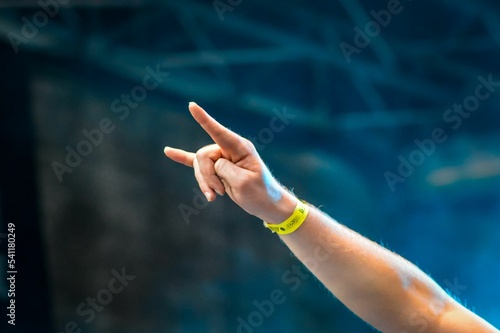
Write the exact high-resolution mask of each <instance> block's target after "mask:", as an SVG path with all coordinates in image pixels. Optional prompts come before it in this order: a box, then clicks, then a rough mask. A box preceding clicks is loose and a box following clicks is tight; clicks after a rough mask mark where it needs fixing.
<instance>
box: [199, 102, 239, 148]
mask: <svg viewBox="0 0 500 333" xmlns="http://www.w3.org/2000/svg"><path fill="white" fill-rule="evenodd" d="M189 111H190V112H191V115H192V116H193V118H194V119H195V120H196V121H197V122H198V124H200V125H201V127H202V128H203V129H204V130H205V132H207V133H208V135H210V137H211V138H212V139H213V140H214V142H215V143H216V144H218V145H219V147H221V149H222V150H225V151H227V152H228V153H230V154H238V147H240V146H241V141H242V138H241V137H240V136H239V135H238V134H236V133H234V132H233V131H231V130H229V129H228V128H226V127H224V126H223V125H221V124H220V123H219V122H218V121H217V120H215V119H214V118H212V117H211V116H210V115H209V114H208V113H207V112H206V111H205V110H203V108H201V107H200V106H199V105H198V104H196V103H195V102H189Z"/></svg>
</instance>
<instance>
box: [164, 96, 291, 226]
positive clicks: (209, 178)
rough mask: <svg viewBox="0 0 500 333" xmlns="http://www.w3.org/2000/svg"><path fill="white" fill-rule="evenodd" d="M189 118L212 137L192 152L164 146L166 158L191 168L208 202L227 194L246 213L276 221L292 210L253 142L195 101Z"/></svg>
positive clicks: (285, 195) (286, 195)
mask: <svg viewBox="0 0 500 333" xmlns="http://www.w3.org/2000/svg"><path fill="white" fill-rule="evenodd" d="M189 111H190V112H191V115H192V116H193V118H194V119H195V120H196V121H197V122H198V123H199V124H200V125H201V127H202V128H203V129H204V130H205V131H206V132H207V133H208V135H210V137H211V138H212V139H213V140H214V144H211V145H208V146H205V147H203V148H201V149H200V150H198V151H197V152H196V153H192V152H187V151H184V150H182V149H176V148H170V147H165V150H164V152H165V155H166V156H168V157H169V158H170V159H172V160H174V161H176V162H178V163H181V164H184V165H186V166H189V167H192V168H193V169H194V175H195V177H196V180H197V181H198V184H199V186H200V189H201V191H202V192H203V193H204V194H205V196H206V198H207V200H208V201H213V200H215V198H216V197H217V195H216V193H217V194H219V195H224V193H227V194H228V195H229V196H230V197H231V199H232V200H233V201H234V202H235V203H236V204H238V205H239V206H240V207H241V208H243V209H244V210H245V211H247V212H248V213H250V214H252V215H255V216H257V217H259V218H261V219H263V220H265V221H266V222H268V223H280V222H282V221H283V220H285V219H286V218H287V217H288V216H290V214H291V213H292V212H293V210H294V208H295V205H296V198H295V197H294V196H293V195H292V194H291V193H289V192H288V191H287V190H285V189H284V188H283V187H282V186H281V185H280V184H279V183H278V182H277V181H276V179H275V178H274V177H273V176H272V175H271V172H270V171H269V169H268V168H267V167H266V165H265V164H264V162H263V161H262V159H261V158H260V156H259V154H258V153H257V151H256V150H255V147H254V145H253V144H252V142H250V141H249V140H247V139H245V138H243V137H241V136H239V135H238V134H236V133H234V132H232V131H231V130H229V129H227V128H226V127H224V126H222V125H221V124H220V123H218V122H217V121H216V120H215V119H214V118H212V117H211V116H210V115H209V114H208V113H207V112H206V111H205V110H203V109H202V108H201V107H200V106H198V105H197V104H196V103H194V102H191V103H189Z"/></svg>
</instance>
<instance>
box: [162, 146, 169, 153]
mask: <svg viewBox="0 0 500 333" xmlns="http://www.w3.org/2000/svg"><path fill="white" fill-rule="evenodd" d="M168 149H170V147H169V146H165V148H163V152H164V153H165V154H166V153H167V150H168Z"/></svg>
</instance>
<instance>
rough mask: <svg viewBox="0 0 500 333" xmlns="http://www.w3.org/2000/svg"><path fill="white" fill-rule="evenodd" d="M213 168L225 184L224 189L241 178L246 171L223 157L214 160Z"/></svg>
mask: <svg viewBox="0 0 500 333" xmlns="http://www.w3.org/2000/svg"><path fill="white" fill-rule="evenodd" d="M214 169H215V173H216V174H217V176H219V178H220V179H221V180H222V181H223V183H224V185H225V186H226V190H227V187H231V185H234V184H235V182H236V181H237V179H241V177H242V174H243V173H244V172H245V171H246V170H245V169H242V168H240V167H239V166H237V165H236V164H234V163H233V162H231V161H229V160H227V159H225V158H223V157H221V158H219V159H218V160H217V161H216V162H215V165H214Z"/></svg>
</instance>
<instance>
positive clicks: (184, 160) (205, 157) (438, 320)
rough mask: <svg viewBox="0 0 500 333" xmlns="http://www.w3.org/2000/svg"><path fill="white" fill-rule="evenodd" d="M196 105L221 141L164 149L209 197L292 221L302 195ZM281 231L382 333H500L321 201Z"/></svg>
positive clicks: (195, 114) (321, 277) (265, 216)
mask: <svg viewBox="0 0 500 333" xmlns="http://www.w3.org/2000/svg"><path fill="white" fill-rule="evenodd" d="M189 111H190V112H191V115H192V116H193V118H194V119H195V120H196V121H197V122H198V123H199V124H200V125H201V127H202V128H203V129H204V130H205V131H206V132H207V133H208V134H209V135H210V137H211V138H212V139H213V141H214V144H211V145H208V146H205V147H203V148H201V149H200V150H198V151H197V152H196V153H193V152H187V151H184V150H181V149H175V148H170V147H166V148H165V155H166V156H167V157H169V158H170V159H172V160H173V161H175V162H178V163H181V164H184V165H186V166H188V167H192V168H193V169H194V174H195V177H196V180H197V181H198V184H199V186H200V188H201V191H202V192H203V193H204V194H205V196H206V197H207V200H208V201H214V200H215V199H216V197H217V194H218V195H224V194H226V193H227V194H228V195H229V196H230V197H231V199H232V200H233V201H234V202H235V203H236V204H238V205H239V206H240V207H241V208H242V209H244V210H245V211H246V212H248V213H249V214H252V215H254V216H256V217H258V218H260V219H262V220H265V221H266V222H268V223H275V224H276V223H281V222H283V221H284V220H285V219H287V218H288V217H289V216H290V215H291V214H292V213H293V211H294V209H295V206H296V204H297V198H295V197H294V195H293V194H291V193H290V192H288V191H287V190H286V189H284V188H283V187H282V186H281V185H280V184H279V183H278V181H276V179H275V178H274V177H273V176H272V175H271V173H270V171H269V170H268V169H267V167H266V165H265V164H264V163H263V161H262V160H261V158H260V156H259V155H258V153H257V151H256V149H255V147H254V146H253V144H252V143H251V142H250V141H249V140H247V139H245V138H242V137H240V136H239V135H237V134H235V133H234V132H232V131H230V130H229V129H227V128H225V127H224V126H222V125H221V124H219V123H218V122H217V121H216V120H215V119H213V118H212V117H211V116H210V115H209V114H208V113H207V112H205V111H204V110H203V109H202V108H201V107H200V106H198V105H197V104H195V103H193V102H191V103H190V104H189ZM280 237H281V239H282V240H283V242H284V243H285V244H286V245H287V246H288V247H289V248H290V250H291V251H292V252H293V253H294V254H295V255H296V256H297V258H298V259H299V260H301V261H302V262H303V263H304V264H305V265H306V267H307V268H308V269H309V270H310V271H311V272H312V273H313V274H314V275H315V276H316V277H317V278H318V279H319V280H320V281H321V282H322V283H323V284H324V285H325V286H326V287H327V288H328V289H329V290H330V291H331V292H332V293H333V294H334V295H335V296H336V297H337V298H338V299H339V300H340V301H341V302H342V303H344V304H345V305H346V306H347V307H348V308H349V309H351V310H352V311H353V312H354V313H356V314H357V315H358V316H359V317H360V318H362V319H363V320H365V321H366V322H367V323H369V324H370V325H372V326H373V327H375V328H377V329H378V330H380V331H382V332H387V333H410V332H418V333H423V332H425V333H434V332H436V333H471V332H485V333H490V332H491V333H499V331H498V330H497V329H495V328H494V327H493V326H491V325H490V324H488V323H487V322H486V321H485V320H483V319H482V318H480V317H479V316H477V315H475V314H474V313H472V312H471V311H469V310H468V309H466V308H464V307H463V306H462V305H461V304H459V303H457V302H456V301H455V300H454V299H453V298H451V297H450V296H448V295H447V294H446V293H445V292H444V291H443V289H441V288H440V287H439V286H438V285H437V284H436V282H434V281H433V280H432V279H431V278H430V277H429V276H427V275H426V274H424V273H423V272H422V271H421V270H420V269H418V268H417V267H416V266H415V265H413V264H412V263H410V262H408V261H407V260H405V259H404V258H402V257H400V256H399V255H397V254H395V253H393V252H390V251H389V250H387V249H385V248H384V247H382V246H380V245H379V244H377V243H374V242H372V241H370V240H368V239H366V238H365V237H363V236H361V235H359V234H358V233H356V232H354V231H353V230H350V229H349V228H347V227H345V226H343V225H341V224H340V223H338V222H337V221H335V220H334V219H332V218H331V217H329V216H327V215H326V214H324V213H323V212H321V211H320V210H318V209H316V208H315V207H312V206H310V208H309V215H308V216H307V218H306V220H305V222H304V223H303V224H302V226H301V227H300V228H299V229H298V230H297V231H295V232H294V233H292V234H289V235H280Z"/></svg>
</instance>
